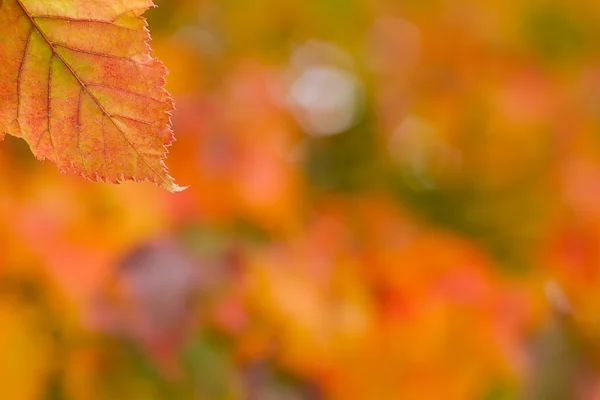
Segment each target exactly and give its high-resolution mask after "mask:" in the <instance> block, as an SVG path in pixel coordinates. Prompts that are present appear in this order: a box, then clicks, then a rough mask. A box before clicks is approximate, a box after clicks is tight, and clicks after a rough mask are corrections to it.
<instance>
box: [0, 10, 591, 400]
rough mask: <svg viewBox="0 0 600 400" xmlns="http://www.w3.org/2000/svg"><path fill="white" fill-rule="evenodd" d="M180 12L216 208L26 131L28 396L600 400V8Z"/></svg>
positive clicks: (0, 208) (8, 357)
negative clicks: (52, 152) (79, 169)
mask: <svg viewBox="0 0 600 400" xmlns="http://www.w3.org/2000/svg"><path fill="white" fill-rule="evenodd" d="M157 3H158V5H159V8H158V9H153V10H150V11H148V12H147V14H146V16H147V17H148V19H149V23H150V26H151V30H152V35H153V42H152V46H153V48H154V51H155V55H156V56H157V57H159V58H160V59H161V60H162V61H163V62H164V63H165V64H166V65H167V66H168V68H169V69H170V71H171V74H170V76H169V78H168V89H169V90H170V91H171V93H172V94H173V96H174V97H175V99H176V103H177V108H178V111H177V112H176V113H175V115H174V125H175V132H176V136H177V139H178V141H177V142H176V143H175V145H174V146H173V147H172V148H171V149H170V155H169V160H168V165H169V166H170V170H171V173H172V175H173V176H174V177H176V179H177V181H178V183H179V184H181V185H191V188H190V189H188V190H187V191H185V192H183V193H180V194H176V195H171V194H169V193H166V192H165V191H163V190H161V189H158V188H156V187H154V186H152V185H144V184H123V185H120V186H110V185H105V184H98V183H91V182H87V181H84V180H82V179H81V178H79V177H78V176H70V175H59V173H58V172H57V169H56V167H55V166H54V165H52V164H50V163H45V164H41V163H38V162H37V161H36V160H35V159H34V157H33V156H32V155H31V153H30V151H29V149H28V147H27V145H26V144H25V142H23V141H22V140H20V139H15V138H10V137H7V139H6V140H5V141H4V142H3V143H2V144H1V146H0V221H1V222H0V388H1V389H0V392H1V397H2V398H4V399H10V400H21V399H23V400H30V399H31V400H37V399H48V400H62V399H65V400H71V399H73V400H79V399H82V400H88V399H90V400H95V399H97V400H104V399H106V400H121V399H123V400H125V399H127V400H130V399H132V400H137V399H140V400H145V399H175V400H179V399H182V400H187V399H191V400H195V399H199V400H238V399H239V400H396V399H406V400H413V399H414V400H429V399H431V400H439V399H444V400H454V399H457V400H462V399H466V400H470V399H475V400H479V399H481V400H502V399H540V400H553V399H583V400H592V399H600V344H599V343H600V51H599V49H600V2H598V1H595V0H589V1H588V0H560V1H559V0H521V1H512V2H511V1H501V0H463V1H452V0H412V1H411V0H408V1H399V0H285V1H276V0H253V1H248V0H180V1H164V0H163V1H160V0H159V1H157Z"/></svg>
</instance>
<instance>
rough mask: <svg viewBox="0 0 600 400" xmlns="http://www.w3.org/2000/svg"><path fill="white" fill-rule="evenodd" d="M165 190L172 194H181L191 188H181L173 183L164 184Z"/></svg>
mask: <svg viewBox="0 0 600 400" xmlns="http://www.w3.org/2000/svg"><path fill="white" fill-rule="evenodd" d="M163 188H164V189H165V190H167V191H169V192H171V193H179V192H183V191H184V190H186V189H187V188H189V186H179V185H176V184H175V183H173V182H171V183H168V184H164V185H163Z"/></svg>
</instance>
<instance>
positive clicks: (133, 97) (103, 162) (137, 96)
mask: <svg viewBox="0 0 600 400" xmlns="http://www.w3.org/2000/svg"><path fill="white" fill-rule="evenodd" d="M152 6H154V3H153V2H152V0H52V1H48V0H0V78H1V79H0V139H2V138H4V136H5V134H6V133H9V134H11V135H14V136H17V137H22V138H23V139H25V140H26V141H27V143H28V144H29V146H30V147H31V150H32V151H33V153H34V154H35V156H36V157H37V158H38V159H40V160H44V159H46V158H47V159H49V160H51V161H52V162H54V163H56V164H57V165H58V168H59V169H60V171H63V172H66V171H72V172H75V173H78V174H80V175H82V176H84V177H86V178H88V179H92V180H95V181H104V182H111V183H118V182H122V181H124V180H134V181H138V182H141V181H149V182H154V183H156V184H157V185H159V186H162V187H163V188H165V189H167V190H169V191H171V192H176V191H179V190H182V188H181V187H179V186H177V185H176V184H175V183H174V180H173V178H172V177H171V176H169V174H168V171H167V168H166V166H165V164H164V160H165V158H166V153H167V150H166V148H167V147H168V146H170V145H171V143H172V142H173V140H174V137H173V132H172V130H171V119H170V118H171V113H172V111H173V109H174V104H173V100H172V99H171V97H170V96H169V94H168V93H167V91H166V90H165V89H164V83H165V75H166V73H167V71H166V68H165V67H164V66H163V64H162V63H161V62H160V61H158V60H156V59H153V58H152V57H151V56H150V47H149V45H148V41H149V40H150V35H149V32H148V30H147V29H146V20H145V18H143V17H142V16H141V14H142V13H144V12H145V11H146V10H147V9H148V8H150V7H152Z"/></svg>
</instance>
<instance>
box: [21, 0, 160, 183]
mask: <svg viewBox="0 0 600 400" xmlns="http://www.w3.org/2000/svg"><path fill="white" fill-rule="evenodd" d="M15 1H16V2H17V4H18V5H19V7H20V8H21V10H23V13H24V14H25V15H26V16H27V18H28V19H29V22H30V23H31V25H32V26H33V27H34V28H35V29H36V30H37V31H38V32H39V33H40V35H42V37H43V38H44V40H45V41H46V43H47V44H48V46H49V47H50V49H51V50H52V53H53V54H54V55H56V57H58V59H59V60H60V61H61V62H62V63H63V64H64V65H65V67H67V69H68V70H69V71H70V72H71V74H72V75H73V77H74V78H75V79H76V80H77V82H79V85H80V86H81V87H82V88H83V90H84V91H85V92H86V93H87V94H88V95H89V96H90V98H91V99H92V100H93V101H94V103H96V105H97V106H98V108H99V109H100V111H101V112H102V113H103V114H104V116H106V117H107V118H108V119H109V120H110V122H111V123H112V124H113V125H114V126H115V128H117V130H118V131H119V133H120V134H121V135H123V137H124V138H125V140H126V141H127V143H129V145H130V146H131V148H132V149H133V150H134V151H135V152H136V153H137V155H138V156H139V157H140V159H141V160H142V161H143V162H144V164H146V166H147V167H148V168H149V169H150V170H151V171H152V172H153V173H154V174H155V175H156V176H158V178H160V180H161V181H163V182H164V184H165V185H167V186H168V187H169V186H171V183H170V182H168V181H167V180H166V179H165V178H164V177H163V176H162V175H161V174H159V173H158V172H157V171H156V170H155V169H154V168H153V167H152V166H151V165H150V164H149V163H148V162H147V161H146V159H145V158H144V156H143V155H142V153H140V152H139V150H138V149H137V148H136V147H135V146H134V145H133V143H132V142H131V140H129V137H127V135H126V134H125V132H123V130H122V129H121V127H120V126H119V125H118V124H117V123H116V122H115V121H114V119H113V118H112V115H111V114H110V113H109V112H108V111H106V109H105V108H104V106H102V104H100V101H99V100H98V98H97V97H96V96H94V94H93V93H92V92H91V91H90V90H89V88H88V87H87V85H86V84H85V82H83V80H81V78H80V77H79V75H78V74H77V72H75V70H74V69H73V67H71V65H70V64H69V63H68V62H67V61H66V60H65V59H64V58H63V56H62V55H61V54H60V53H59V52H58V51H57V50H56V48H55V47H54V45H53V44H52V41H51V40H50V39H49V38H48V36H46V34H45V33H44V31H43V30H42V29H41V28H40V26H39V25H38V24H37V22H36V21H35V18H34V17H33V16H32V14H31V13H30V12H29V10H27V8H26V7H25V6H24V5H23V3H22V1H21V0H15ZM48 118H50V116H48ZM49 123H50V122H49ZM104 162H105V163H106V165H107V168H108V163H107V160H106V157H105V160H104ZM107 175H110V173H109V172H108V170H107Z"/></svg>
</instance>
